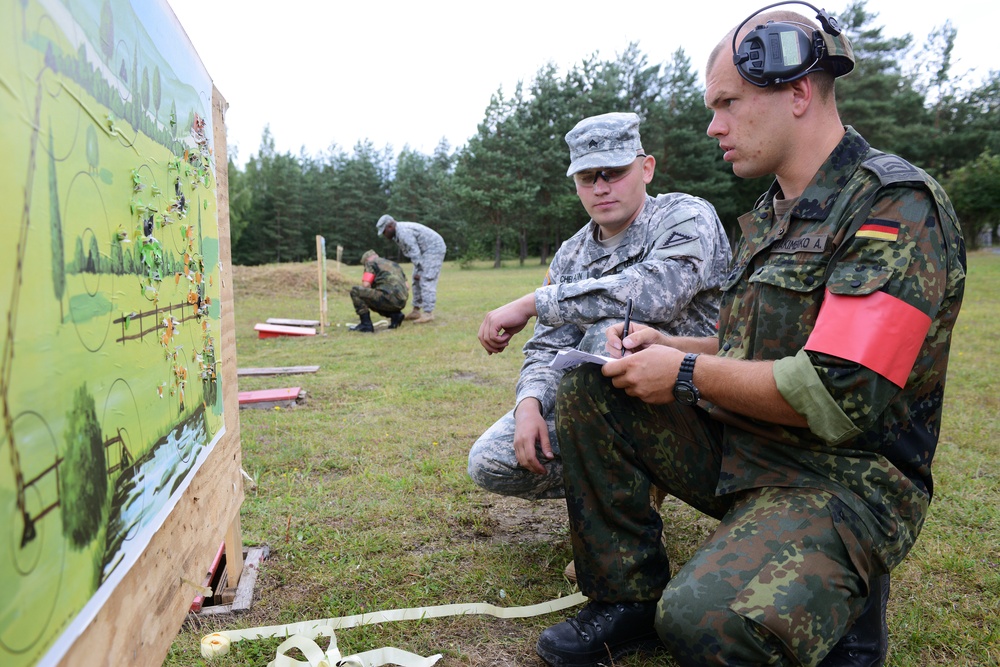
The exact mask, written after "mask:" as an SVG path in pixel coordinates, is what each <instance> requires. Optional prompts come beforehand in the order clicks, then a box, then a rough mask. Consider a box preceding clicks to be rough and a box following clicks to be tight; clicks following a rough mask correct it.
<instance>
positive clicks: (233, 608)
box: [188, 545, 271, 620]
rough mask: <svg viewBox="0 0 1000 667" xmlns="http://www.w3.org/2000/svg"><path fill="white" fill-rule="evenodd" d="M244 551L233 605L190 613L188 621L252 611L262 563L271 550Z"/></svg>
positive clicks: (252, 549) (218, 605)
mask: <svg viewBox="0 0 1000 667" xmlns="http://www.w3.org/2000/svg"><path fill="white" fill-rule="evenodd" d="M244 551H245V554H246V557H245V558H244V560H243V576H242V577H240V583H239V585H238V586H237V587H236V595H235V598H234V599H233V601H232V602H231V603H223V604H214V605H211V606H209V607H202V608H201V611H199V612H190V613H188V620H197V619H199V618H204V617H205V616H221V615H224V614H232V613H233V612H243V611H247V610H248V609H250V606H251V604H252V603H253V589H254V586H256V584H257V574H258V573H259V572H260V564H261V561H263V560H264V559H266V558H267V557H268V555H269V554H270V553H271V548H270V547H269V546H267V545H264V546H262V547H250V548H249V549H245V550H244Z"/></svg>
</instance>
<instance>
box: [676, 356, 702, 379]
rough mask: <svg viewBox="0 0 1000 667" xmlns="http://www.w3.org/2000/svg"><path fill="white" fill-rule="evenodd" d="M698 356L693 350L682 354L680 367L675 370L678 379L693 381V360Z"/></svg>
mask: <svg viewBox="0 0 1000 667" xmlns="http://www.w3.org/2000/svg"><path fill="white" fill-rule="evenodd" d="M697 358H698V355H697V354H695V353H694V352H688V353H687V354H685V355H684V360H683V361H681V368H680V370H679V371H678V372H677V379H678V380H687V381H688V382H693V381H694V361H695V359H697Z"/></svg>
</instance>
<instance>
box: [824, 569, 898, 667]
mask: <svg viewBox="0 0 1000 667" xmlns="http://www.w3.org/2000/svg"><path fill="white" fill-rule="evenodd" d="M888 603H889V575H888V574H883V575H879V576H877V577H873V578H872V581H871V586H870V587H869V591H868V600H867V601H866V602H865V606H864V609H862V610H861V615H860V616H858V618H857V620H855V621H854V625H852V626H851V627H849V628H848V629H847V633H846V634H844V636H843V637H841V638H840V641H838V642H837V643H836V644H834V646H833V650H831V651H830V652H829V653H828V654H827V656H826V657H825V658H823V662H821V663H819V667H881V666H882V665H883V664H885V655H886V653H887V652H888V649H889V626H888V625H887V624H886V622H885V608H886V605H888Z"/></svg>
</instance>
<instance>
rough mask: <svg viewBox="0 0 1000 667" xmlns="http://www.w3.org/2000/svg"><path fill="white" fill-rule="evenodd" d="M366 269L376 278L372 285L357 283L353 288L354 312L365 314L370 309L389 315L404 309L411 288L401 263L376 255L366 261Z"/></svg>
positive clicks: (352, 301)
mask: <svg viewBox="0 0 1000 667" xmlns="http://www.w3.org/2000/svg"><path fill="white" fill-rule="evenodd" d="M364 270H365V272H366V273H371V274H372V275H374V279H373V280H372V286H371V287H365V286H363V285H355V286H354V287H352V288H351V303H353V304H354V312H356V313H357V314H358V315H365V314H366V313H368V312H369V310H374V311H375V312H376V313H379V314H380V315H385V316H386V317H388V316H389V315H392V314H393V313H398V312H399V311H401V310H403V308H404V307H405V306H406V299H407V297H409V295H410V288H409V287H407V285H406V274H405V273H404V272H403V269H402V268H401V267H400V266H399V264H396V262H393V261H392V260H389V259H385V258H384V257H375V259H369V260H367V261H366V262H365V263H364Z"/></svg>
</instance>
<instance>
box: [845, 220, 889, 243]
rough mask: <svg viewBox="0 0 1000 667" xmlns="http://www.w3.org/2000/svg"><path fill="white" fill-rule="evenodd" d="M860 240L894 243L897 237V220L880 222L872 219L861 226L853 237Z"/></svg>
mask: <svg viewBox="0 0 1000 667" xmlns="http://www.w3.org/2000/svg"><path fill="white" fill-rule="evenodd" d="M855 236H857V237H858V238H862V239H879V240H880V241H895V240H896V238H898V237H899V221H898V220H880V219H878V218H872V219H871V220H869V221H868V222H866V223H865V224H863V225H861V228H860V229H858V233H857V234H856V235H855Z"/></svg>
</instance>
